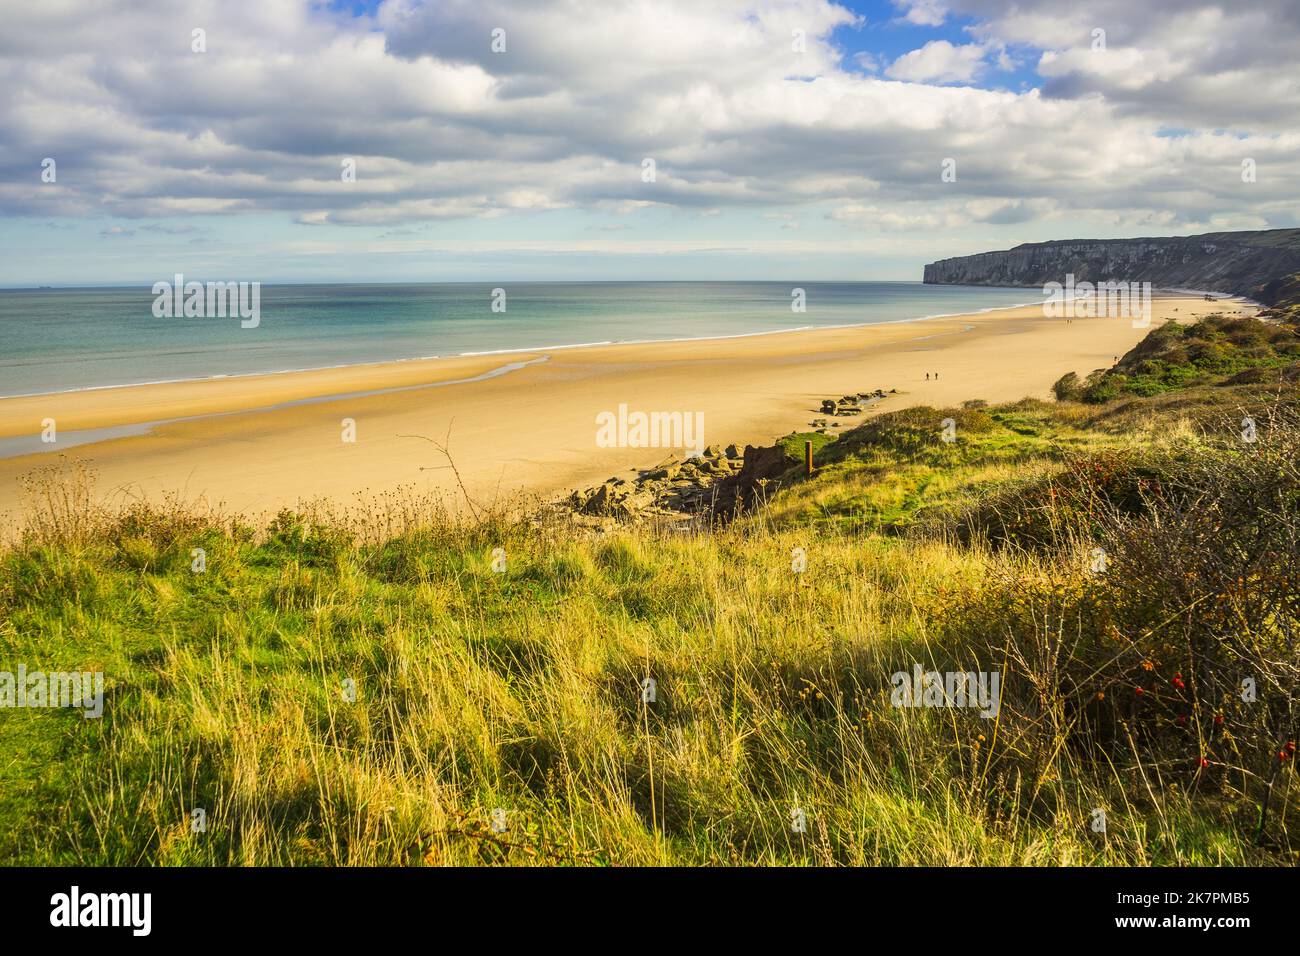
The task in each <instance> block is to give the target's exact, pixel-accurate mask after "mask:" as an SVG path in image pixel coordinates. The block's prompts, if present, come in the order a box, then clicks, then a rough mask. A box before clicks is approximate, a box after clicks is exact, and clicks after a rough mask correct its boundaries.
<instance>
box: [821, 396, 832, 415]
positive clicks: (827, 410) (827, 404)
mask: <svg viewBox="0 0 1300 956" xmlns="http://www.w3.org/2000/svg"><path fill="white" fill-rule="evenodd" d="M822 414H823V415H834V414H835V400H834V399H833V398H823V399H822Z"/></svg>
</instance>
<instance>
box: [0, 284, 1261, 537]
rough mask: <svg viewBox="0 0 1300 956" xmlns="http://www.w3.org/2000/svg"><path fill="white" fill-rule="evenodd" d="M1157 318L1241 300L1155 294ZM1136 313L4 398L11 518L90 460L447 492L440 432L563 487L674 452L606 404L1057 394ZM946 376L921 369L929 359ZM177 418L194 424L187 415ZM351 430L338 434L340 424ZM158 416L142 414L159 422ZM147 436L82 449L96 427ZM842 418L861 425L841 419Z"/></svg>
mask: <svg viewBox="0 0 1300 956" xmlns="http://www.w3.org/2000/svg"><path fill="white" fill-rule="evenodd" d="M1152 310H1153V325H1154V324H1158V323H1160V322H1163V321H1164V320H1165V319H1167V318H1171V317H1172V318H1177V319H1180V320H1191V319H1193V318H1194V317H1195V316H1197V315H1201V314H1204V313H1207V312H1233V311H1236V310H1242V311H1251V306H1249V305H1247V304H1245V303H1242V302H1240V301H1218V302H1206V301H1204V300H1203V299H1201V298H1199V297H1196V296H1190V295H1189V296H1178V295H1161V296H1159V297H1157V298H1155V299H1154V300H1153V302H1152ZM1147 331H1148V330H1147V329H1135V328H1133V327H1132V323H1131V321H1130V320H1128V319H1118V318H1094V319H1076V320H1075V321H1073V322H1071V323H1068V324H1067V323H1066V322H1065V321H1064V320H1062V319H1057V318H1052V319H1049V318H1045V317H1044V315H1043V311H1042V309H1041V307H1038V306H1033V307H1021V308H1014V309H1004V310H998V311H993V312H987V313H981V314H977V315H970V316H959V317H954V318H943V319H930V320H925V321H918V322H906V323H895V324H890V325H874V326H854V327H848V328H836V329H820V330H811V331H799V332H787V333H778V334H770V335H758V336H750V337H743V338H728V339H707V340H697V341H686V342H664V343H654V344H635V345H612V346H591V347H584V348H574V349H557V350H550V351H535V352H521V353H517V354H506V355H481V356H466V357H459V358H450V359H435V360H429V361H413V362H400V363H387V364H379V365H365V366H350V367H347V368H339V369H328V370H321V371H310V372H295V373H286V374H280V375H258V376H248V377H242V378H225V379H212V380H205V381H196V382H183V383H174V384H158V385H145V386H132V387H125V388H114V389H101V390H94V391H81V392H68V393H61V394H53V395H42V396H30V397H22V398H11V399H4V400H0V443H3V441H4V440H6V439H12V440H15V441H18V440H24V439H23V437H22V436H27V439H26V440H30V437H31V436H35V435H39V433H40V432H41V429H42V421H43V420H45V419H53V420H54V422H55V423H56V427H57V430H58V435H59V437H60V441H58V442H56V443H54V444H53V445H49V446H43V447H49V448H50V449H51V450H50V451H46V452H42V453H36V454H20V455H16V456H13V457H8V458H3V459H0V516H3V517H4V518H5V520H7V521H8V522H9V523H10V524H11V525H12V523H14V522H20V521H21V519H22V514H23V510H24V507H25V505H24V501H23V496H22V493H21V487H20V478H21V477H22V476H24V475H27V474H30V473H31V472H33V470H35V469H39V468H43V467H45V466H50V465H55V464H61V465H63V466H68V465H70V464H71V463H73V462H84V463H85V464H86V465H88V466H89V467H90V468H91V469H92V470H93V472H94V474H95V488H96V494H97V495H98V496H99V497H101V498H103V499H105V500H108V501H110V502H113V501H126V500H131V499H137V498H142V497H143V498H156V497H157V496H160V495H163V494H166V493H176V494H180V495H181V496H182V497H183V498H184V499H185V500H188V501H192V502H195V503H199V504H207V505H210V506H218V507H222V508H224V509H227V510H231V511H237V512H240V513H244V514H248V515H250V516H254V517H256V516H260V515H265V514H266V513H270V512H274V511H275V510H278V509H279V508H281V507H285V506H293V505H295V504H298V503H300V502H303V501H307V500H310V499H315V498H329V499H335V500H340V501H355V500H356V496H357V494H358V493H360V494H362V495H378V494H382V493H387V492H392V491H396V490H398V489H401V488H403V487H408V488H414V489H416V490H419V491H438V492H448V495H449V500H451V496H450V492H451V490H452V488H453V482H454V478H453V476H452V474H451V472H450V471H448V470H446V469H439V470H421V468H422V466H424V467H425V468H426V469H430V468H436V467H437V466H442V465H445V464H446V461H445V459H443V458H442V457H441V456H440V455H439V454H438V452H437V450H436V449H435V448H434V447H433V446H432V445H431V444H429V443H428V442H425V441H421V440H420V439H419V438H417V437H412V436H425V437H427V438H431V439H436V440H439V441H441V440H443V439H444V438H446V437H447V436H448V434H450V450H451V454H452V456H453V458H454V460H455V463H456V466H457V468H458V469H459V471H460V474H461V477H462V478H463V480H464V481H465V483H466V485H467V487H468V488H469V490H470V493H471V494H472V495H473V496H474V497H475V498H476V499H477V500H480V501H491V500H493V499H498V498H502V497H507V496H512V495H514V494H516V493H518V492H531V493H536V494H541V495H550V494H554V493H557V492H560V491H563V490H567V489H570V488H573V487H577V486H584V485H591V484H595V483H597V482H599V481H600V480H602V479H604V478H606V477H609V476H610V475H614V474H619V473H630V471H631V470H632V469H635V468H638V467H649V466H652V465H654V464H656V463H657V462H659V461H661V460H663V459H664V458H665V457H667V456H668V455H669V454H670V453H671V452H672V449H666V448H627V447H623V448H602V447H598V445H597V441H596V432H597V428H596V417H597V415H599V414H600V413H601V412H613V411H615V410H617V408H618V407H619V405H620V404H624V405H627V406H628V407H629V408H630V409H631V410H633V411H636V410H640V411H645V412H652V411H661V412H673V411H680V412H689V413H695V412H702V413H703V415H704V440H705V441H706V442H707V443H710V444H715V443H721V444H726V443H730V442H737V443H739V444H742V445H743V444H744V443H754V444H767V443H770V442H771V440H772V439H773V438H774V437H776V436H778V435H781V434H784V433H787V432H789V431H791V430H794V429H807V427H808V424H809V422H810V421H811V420H812V419H813V418H815V417H818V416H819V406H820V403H821V400H822V399H823V398H829V397H839V396H840V395H842V394H847V393H850V392H865V391H871V390H874V389H877V388H882V389H885V390H886V391H889V390H890V389H897V391H898V394H893V395H890V396H889V397H888V399H887V400H885V401H884V402H882V403H880V404H879V405H878V406H876V407H875V408H873V409H871V410H870V411H868V412H867V413H866V414H867V415H868V416H870V415H874V414H880V412H882V411H889V410H893V409H898V408H903V407H906V406H909V405H918V404H925V405H935V406H942V405H950V404H955V403H958V402H960V401H963V400H966V399H974V398H982V399H985V400H987V401H990V402H998V401H1007V400H1014V399H1017V398H1021V397H1024V396H1038V397H1044V398H1046V397H1049V396H1050V386H1051V384H1052V383H1053V382H1054V381H1056V379H1058V378H1059V377H1060V376H1061V375H1063V374H1064V373H1066V372H1068V371H1075V372H1078V373H1079V374H1081V375H1082V374H1086V373H1087V372H1090V371H1092V370H1093V369H1096V368H1100V367H1104V366H1108V365H1110V364H1111V363H1112V361H1113V360H1114V358H1115V356H1117V355H1121V354H1123V353H1124V352H1125V351H1127V350H1128V349H1129V348H1131V347H1132V346H1133V345H1134V344H1135V343H1137V342H1138V341H1139V340H1140V339H1141V338H1142V337H1143V336H1145V335H1146V334H1147ZM936 372H937V373H938V379H937V380H935V379H933V378H931V379H930V380H927V379H926V375H927V373H930V374H931V375H933V373H936ZM177 419H181V420H177ZM345 419H350V420H352V421H353V422H354V423H355V441H354V442H347V441H344V431H345V424H344V420H345ZM159 422H162V423H163V424H156V425H153V426H152V427H147V428H146V427H144V426H146V425H147V424H148V423H159ZM130 426H136V430H137V431H138V432H141V433H139V434H131V435H128V436H126V437H116V438H111V439H110V440H102V441H95V442H93V443H86V444H77V445H73V446H72V447H68V446H69V445H70V444H71V442H70V439H75V438H76V436H77V433H78V432H79V431H82V430H87V429H123V428H127V429H129V427H130ZM846 427H848V426H846Z"/></svg>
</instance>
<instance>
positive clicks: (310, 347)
mask: <svg viewBox="0 0 1300 956" xmlns="http://www.w3.org/2000/svg"><path fill="white" fill-rule="evenodd" d="M801 288H803V289H804V290H805V292H806V295H807V311H805V312H803V313H795V312H792V311H791V307H790V306H791V284H790V283H785V282H584V283H561V282H555V283H517V284H513V285H508V286H505V290H506V310H505V312H493V311H492V309H491V305H492V287H491V286H488V285H484V284H480V283H439V284H436V285H416V284H403V285H281V286H263V287H262V290H261V324H260V325H259V326H258V327H257V328H255V329H244V328H241V327H240V322H239V320H238V319H235V318H161V319H160V318H155V317H154V315H153V302H154V296H153V294H152V292H151V290H149V289H147V288H139V289H123V288H114V289H52V290H9V291H4V290H0V396H11V395H29V394H39V393H44V392H59V391H67V390H72V389H82V388H99V387H105V386H115V385H131V384H137V383H141V382H158V381H175V380H185V379H199V378H210V377H217V376H227V375H248V374H255V373H261V372H282V371H290V370H294V369H306V368H326V367H331V366H338V365H352V364H360V363H366V362H383V361H393V360H397V359H414V358H427V357H431V356H450V355H461V354H465V353H475V352H494V351H503V350H511V349H527V348H538V347H541V346H550V347H558V346H565V345H580V344H586V343H592V342H633V341H646V340H654V339H684V338H704V337H712V336H729V335H748V334H754V333H762V332H776V331H780V330H783V329H791V328H805V327H824V326H834V325H852V324H859V323H867V324H870V323H879V322H897V321H901V320H906V319H918V318H924V317H928V316H934V315H952V314H956V313H962V312H975V311H979V310H981V309H991V308H999V307H1003V306H1008V305H1016V304H1019V303H1022V302H1029V301H1036V300H1037V298H1039V297H1038V296H1037V295H1036V293H1035V292H1034V291H1033V290H1027V289H1001V288H982V287H974V286H941V285H922V284H921V283H919V282H812V283H805V284H803V285H802V286H801Z"/></svg>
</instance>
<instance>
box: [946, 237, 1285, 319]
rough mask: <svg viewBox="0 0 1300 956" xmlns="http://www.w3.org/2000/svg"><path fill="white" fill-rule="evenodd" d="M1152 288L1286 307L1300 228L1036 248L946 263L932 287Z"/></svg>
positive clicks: (1068, 242) (1065, 243) (1038, 244)
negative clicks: (1073, 284) (1107, 284)
mask: <svg viewBox="0 0 1300 956" xmlns="http://www.w3.org/2000/svg"><path fill="white" fill-rule="evenodd" d="M1070 273H1072V274H1073V275H1074V277H1075V280H1076V281H1079V282H1084V281H1087V282H1102V281H1115V282H1150V283H1151V284H1152V285H1153V286H1157V287H1159V288H1185V289H1203V290H1206V291H1210V292H1226V293H1231V294H1233V295H1243V296H1248V297H1250V298H1253V299H1257V300H1259V301H1261V302H1264V303H1265V304H1266V305H1275V304H1278V301H1279V299H1280V298H1281V297H1282V296H1283V294H1284V293H1283V291H1282V290H1283V289H1285V288H1286V287H1287V286H1288V282H1287V280H1288V279H1291V278H1293V277H1294V276H1295V275H1296V273H1300V229H1268V230H1262V231H1256V232H1211V233H1206V234H1204V235H1200V236H1178V237H1166V238H1146V239H1063V240H1054V241H1052V242H1029V243H1025V244H1023V245H1019V246H1016V247H1015V248H1014V249H1006V250H1003V251H1001V252H983V253H980V254H978V255H973V256H957V257H956V258H952V259H940V260H939V261H938V262H932V263H930V264H929V265H927V266H926V267H925V281H926V282H928V283H942V284H953V285H1001V286H1041V285H1043V284H1044V283H1047V282H1064V281H1065V276H1066V275H1067V274H1070Z"/></svg>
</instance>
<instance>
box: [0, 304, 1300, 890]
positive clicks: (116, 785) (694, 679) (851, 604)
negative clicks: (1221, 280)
mask: <svg viewBox="0 0 1300 956" xmlns="http://www.w3.org/2000/svg"><path fill="white" fill-rule="evenodd" d="M1288 335H1289V336H1290V338H1287V336H1288ZM1294 339H1295V336H1294V333H1293V332H1291V330H1289V329H1286V328H1282V327H1277V326H1265V325H1261V324H1260V323H1257V322H1246V323H1237V324H1233V323H1226V322H1225V321H1223V320H1218V319H1215V320H1207V322H1205V323H1203V324H1202V326H1200V327H1196V328H1193V329H1192V330H1190V331H1188V330H1174V329H1170V328H1165V329H1157V330H1154V331H1153V332H1152V333H1151V335H1150V337H1149V338H1148V339H1147V341H1145V342H1144V343H1142V344H1141V345H1139V346H1138V347H1137V348H1136V349H1135V350H1134V351H1133V352H1132V353H1130V354H1129V355H1128V356H1125V357H1124V359H1123V361H1122V362H1121V363H1119V366H1118V367H1117V369H1116V370H1114V371H1113V372H1111V373H1106V374H1102V375H1098V376H1095V377H1094V379H1093V380H1090V382H1089V383H1088V385H1087V387H1086V389H1085V387H1084V386H1083V384H1082V383H1079V385H1078V388H1077V389H1075V388H1067V389H1062V390H1061V393H1062V395H1063V396H1064V398H1065V400H1063V401H1060V402H1057V403H1043V402H1037V401H1023V402H1019V403H1014V404H1010V405H1004V406H998V407H984V406H983V405H982V403H978V402H973V403H968V405H967V406H966V407H963V408H958V409H942V410H940V409H929V408H917V409H910V410H905V411H898V412H892V413H885V414H881V415H879V416H878V417H876V418H873V419H872V420H870V421H868V422H866V423H864V424H863V425H861V426H860V427H858V428H855V429H853V430H851V431H848V432H846V433H845V434H843V435H842V436H840V437H839V438H838V439H837V440H835V441H834V442H831V443H829V444H825V445H823V446H821V447H819V450H818V453H817V456H818V461H819V465H820V468H819V471H818V473H817V474H816V475H815V476H814V477H813V478H812V479H810V480H807V481H802V480H793V477H792V480H790V481H787V482H783V483H781V490H780V491H779V492H775V493H773V494H770V495H768V496H767V500H766V501H765V502H764V503H763V504H762V505H761V507H758V508H756V509H754V510H753V511H752V512H751V513H749V514H747V515H745V516H743V517H741V518H740V519H738V520H735V521H731V522H729V523H727V524H725V525H721V524H719V525H718V526H716V527H713V528H705V529H700V530H695V531H691V532H685V533H684V532H682V531H681V530H679V529H675V528H668V527H656V526H654V525H641V526H630V527H620V528H616V529H615V530H613V531H609V532H603V533H602V532H597V531H593V530H591V529H588V528H584V527H580V526H578V525H576V524H572V523H568V522H566V521H565V520H564V519H563V517H557V516H554V515H551V516H549V517H545V518H527V517H524V518H513V517H510V516H508V515H489V516H486V517H485V518H484V519H483V520H482V521H481V522H480V523H477V524H474V525H472V526H467V525H464V524H458V523H457V522H454V521H452V520H451V519H449V518H447V517H446V516H445V515H441V514H439V513H438V512H437V511H436V510H434V509H432V508H431V507H429V506H428V505H427V504H426V503H424V502H421V501H418V500H408V501H404V502H386V503H383V506H382V507H381V508H379V509H378V510H375V511H373V512H371V513H369V514H366V515H365V516H364V517H358V516H356V515H352V516H349V515H326V514H315V515H309V514H288V513H286V514H283V515H282V516H281V517H280V519H279V520H278V521H277V522H276V523H275V525H274V526H272V527H271V528H269V529H262V530H255V529H252V528H249V527H246V526H244V525H243V524H242V523H241V522H239V521H238V520H232V519H230V518H226V517H220V516H212V515H197V514H193V513H191V512H190V511H189V510H187V509H186V508H183V507H179V506H177V507H172V508H143V507H142V508H138V509H136V510H134V511H132V512H130V513H127V514H117V515H108V514H101V513H99V512H97V511H95V509H93V508H91V507H90V506H89V505H88V503H87V501H88V497H87V495H88V489H87V487H86V485H85V483H84V481H79V480H77V479H76V478H75V476H66V475H64V476H62V477H60V478H59V480H58V481H44V482H40V483H38V485H37V486H35V487H36V488H37V489H38V490H39V496H40V497H41V499H42V502H43V503H42V506H41V509H40V511H39V515H40V518H41V520H39V521H38V522H37V523H36V524H35V525H34V526H33V528H32V529H31V531H30V533H29V534H28V536H27V537H26V539H25V540H24V541H22V542H21V543H20V544H19V545H17V546H16V547H14V548H12V549H10V550H9V551H8V552H6V553H4V554H3V555H2V556H0V668H8V669H10V670H13V669H14V668H15V667H16V665H17V663H26V664H27V666H28V667H29V668H34V667H37V666H41V667H45V668H47V669H56V667H58V668H66V669H74V668H75V669H84V670H103V671H104V672H105V673H106V675H107V684H108V688H109V691H108V698H107V701H106V704H105V716H104V717H103V719H101V720H84V719H83V718H82V717H81V716H79V715H78V714H75V713H70V712H66V711H50V710H46V711H36V710H9V711H0V757H2V758H3V759H0V855H2V856H3V858H4V859H6V860H10V861H14V862H27V863H73V862H80V863H121V864H138V863H149V864H152V863H160V864H365V863H386V864H388V863H391V864H413V865H418V864H458V863H459V864H473V863H492V864H496V863H505V864H523V865H529V864H576V865H631V864H702V863H713V864H754V863H756V864H852V865H861V864H867V865H871V864H905V865H906V864H941V865H960V864H1087V865H1092V864H1099V865H1105V864H1125V863H1136V864H1184V865H1186V864H1191V865H1198V864H1254V863H1291V862H1295V860H1296V851H1297V849H1300V823H1298V822H1297V813H1300V789H1298V788H1297V782H1296V778H1295V773H1294V760H1293V759H1292V756H1291V754H1292V752H1293V749H1294V741H1295V739H1296V737H1297V717H1298V716H1300V713H1298V712H1297V709H1296V704H1295V703H1294V701H1295V699H1296V696H1297V695H1296V690H1297V686H1298V684H1300V654H1298V653H1297V649H1296V643H1295V642H1296V630H1295V629H1296V624H1297V620H1298V619H1300V540H1297V538H1298V537H1300V521H1297V511H1300V466H1298V465H1297V461H1300V457H1298V454H1297V453H1298V452H1300V430H1298V429H1297V422H1296V407H1295V372H1296V359H1297V356H1296V353H1295V351H1294V347H1293V346H1294ZM1202 343H1204V344H1206V346H1207V348H1206V349H1201V348H1200V346H1201V344H1202ZM1211 350H1212V352H1213V356H1214V360H1213V361H1206V358H1205V357H1206V355H1209V354H1211ZM1187 368H1189V369H1191V370H1192V371H1190V372H1186V371H1182V369H1187ZM1245 372H1250V374H1248V375H1247V374H1243V373H1245ZM1076 399H1078V400H1076ZM1248 415H1249V416H1250V417H1251V418H1252V420H1253V421H1254V423H1255V430H1254V431H1253V432H1252V437H1253V438H1254V440H1253V441H1247V440H1244V439H1243V426H1242V419H1243V418H1244V417H1246V416H1248ZM945 420H951V425H948V426H946V425H945ZM945 433H947V434H948V435H949V436H950V437H952V438H953V439H954V440H952V441H945V440H943V436H944V435H945ZM805 437H810V436H790V437H789V439H787V440H788V441H789V442H790V443H791V445H792V447H798V448H802V441H803V440H804V438H805ZM816 437H817V440H818V441H822V440H823V439H824V436H816ZM195 548H202V549H204V551H205V553H206V569H205V570H204V571H202V572H201V573H195V572H194V571H193V570H192V554H193V551H194V549H195ZM495 549H502V552H503V556H504V559H505V566H504V570H503V571H501V570H498V569H499V568H500V566H501V565H500V558H501V557H502V552H496V554H495V556H494V551H495ZM800 549H801V550H800ZM1099 555H1100V556H1101V558H1102V561H1101V567H1100V570H1098V568H1099V562H1098V556H1099ZM801 556H802V557H804V558H806V569H805V570H803V571H801V572H800V571H796V570H795V567H796V565H797V562H798V559H799V558H800V557H801ZM494 562H495V563H494ZM918 663H919V664H921V665H922V666H923V667H925V668H927V669H937V670H941V671H947V670H953V671H997V672H998V673H999V674H1000V675H1001V679H1002V699H1001V708H1000V710H999V713H998V716H997V717H996V718H995V719H994V718H983V717H981V716H980V715H979V714H978V713H977V712H975V711H974V710H969V709H954V708H931V709H923V708H907V707H898V706H894V705H893V704H892V703H891V675H892V674H894V673H895V672H898V671H903V672H910V671H911V669H912V667H913V665H914V664H918ZM647 676H648V677H652V678H653V679H654V681H655V700H654V701H653V702H643V700H642V689H641V688H642V684H641V682H642V681H643V679H644V678H646V677H647ZM1245 677H1250V678H1251V679H1252V680H1254V682H1255V686H1256V687H1257V696H1256V699H1255V700H1254V701H1253V702H1246V701H1243V700H1242V699H1241V681H1242V679H1243V678H1245ZM348 682H351V683H350V684H349V683H348ZM351 687H355V699H351V695H350V693H349V688H351ZM194 808H203V809H205V810H206V811H207V824H208V825H207V830H206V832H201V833H195V832H192V828H191V823H190V812H191V810H192V809H194ZM498 808H500V809H502V810H504V811H505V816H504V820H505V824H506V826H505V829H504V831H500V832H498V831H497V830H494V829H493V826H492V822H493V811H494V810H496V809H498ZM799 810H802V811H803V816H804V818H805V819H806V824H807V825H806V827H804V828H803V829H802V832H801V831H800V830H798V829H796V828H794V827H792V820H794V819H795V818H796V816H797V811H799ZM1098 811H1103V812H1104V815H1105V827H1104V832H1099V831H1098V830H1097V829H1096V827H1095V823H1096V821H1097V819H1098V815H1097V814H1098ZM497 819H498V821H499V820H500V819H502V818H501V817H499V816H498V817H497Z"/></svg>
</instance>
